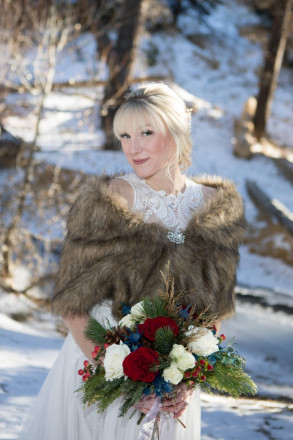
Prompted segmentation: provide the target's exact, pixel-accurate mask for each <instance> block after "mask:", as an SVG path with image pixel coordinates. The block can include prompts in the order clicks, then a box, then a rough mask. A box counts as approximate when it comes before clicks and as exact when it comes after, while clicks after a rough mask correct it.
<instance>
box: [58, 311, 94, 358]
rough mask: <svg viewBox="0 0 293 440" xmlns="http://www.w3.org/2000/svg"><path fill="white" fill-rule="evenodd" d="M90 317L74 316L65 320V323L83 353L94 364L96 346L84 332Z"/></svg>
mask: <svg viewBox="0 0 293 440" xmlns="http://www.w3.org/2000/svg"><path fill="white" fill-rule="evenodd" d="M88 320H89V316H88V315H86V316H73V317H70V318H65V319H64V322H65V324H66V326H67V327H68V329H69V331H70V332H71V334H72V336H73V338H74V340H75V342H76V343H77V345H78V346H79V348H80V349H81V350H82V351H83V353H84V354H85V356H86V358H87V359H88V360H89V361H90V362H92V360H93V359H92V351H94V348H95V347H94V344H93V343H92V342H90V341H89V340H88V339H86V338H85V336H84V330H85V328H86V326H87V324H88Z"/></svg>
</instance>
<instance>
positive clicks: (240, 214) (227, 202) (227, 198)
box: [192, 175, 244, 221]
mask: <svg viewBox="0 0 293 440" xmlns="http://www.w3.org/2000/svg"><path fill="white" fill-rule="evenodd" d="M192 180H194V181H195V182H196V183H199V184H200V185H201V188H202V195H203V198H204V204H203V209H202V210H201V211H202V212H203V216H205V215H206V214H208V215H213V214H214V215H215V216H216V217H218V218H222V219H224V218H225V220H228V219H229V220H232V219H233V220H234V221H237V220H242V219H243V218H244V203H243V200H242V197H241V195H240V194H239V192H238V191H237V188H236V186H235V184H234V182H232V181H231V180H230V179H224V178H222V177H220V176H216V175H212V176H210V175H203V176H199V177H198V176H197V177H194V178H192Z"/></svg>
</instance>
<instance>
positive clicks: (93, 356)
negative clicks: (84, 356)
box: [92, 351, 98, 359]
mask: <svg viewBox="0 0 293 440" xmlns="http://www.w3.org/2000/svg"><path fill="white" fill-rule="evenodd" d="M97 354H98V353H97V352H96V351H92V358H93V359H95V358H96V357H97Z"/></svg>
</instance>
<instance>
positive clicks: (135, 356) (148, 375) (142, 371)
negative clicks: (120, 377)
mask: <svg viewBox="0 0 293 440" xmlns="http://www.w3.org/2000/svg"><path fill="white" fill-rule="evenodd" d="M158 357H159V354H158V353H157V352H156V351H155V350H152V349H151V348H148V347H139V348H138V349H137V350H135V351H133V352H132V353H130V354H129V355H128V356H126V358H125V359H124V361H123V370H124V373H125V375H126V376H127V377H129V378H130V379H132V380H135V381H137V380H141V381H142V382H152V381H153V380H154V379H155V377H156V375H157V374H158V371H150V368H151V367H152V366H154V365H156V364H158V363H159V361H158Z"/></svg>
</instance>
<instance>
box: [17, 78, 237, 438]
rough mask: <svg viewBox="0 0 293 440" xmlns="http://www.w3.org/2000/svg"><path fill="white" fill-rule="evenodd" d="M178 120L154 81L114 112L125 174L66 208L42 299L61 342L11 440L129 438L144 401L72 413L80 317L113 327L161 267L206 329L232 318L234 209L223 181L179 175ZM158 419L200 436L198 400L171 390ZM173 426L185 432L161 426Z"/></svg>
mask: <svg viewBox="0 0 293 440" xmlns="http://www.w3.org/2000/svg"><path fill="white" fill-rule="evenodd" d="M189 118H190V116H189V113H188V112H187V111H186V107H185V104H184V102H183V101H182V100H181V98H179V97H178V96H177V95H176V94H175V92H173V91H172V90H171V89H170V88H169V87H168V86H166V85H165V84H163V83H148V84H145V85H143V86H140V87H139V88H137V90H135V91H134V92H132V93H131V94H129V95H128V97H127V98H126V100H125V102H124V103H123V104H122V105H121V107H120V108H119V109H118V111H117V113H116V115H115V119H114V127H113V128H114V134H115V136H116V138H117V139H118V140H119V141H120V143H121V147H122V150H123V152H124V154H125V156H126V158H127V160H128V162H129V164H130V165H131V167H132V169H133V173H132V174H128V175H119V176H101V177H92V178H90V179H88V181H87V182H85V184H84V185H83V187H82V188H81V190H80V193H79V195H78V197H77V199H76V202H75V203H74V205H73V206H72V208H71V211H70V214H69V218H68V222H67V234H66V238H65V241H64V246H63V251H62V256H61V261H60V270H59V274H58V279H57V283H56V288H55V295H54V298H53V301H52V309H53V313H55V314H58V315H61V316H62V317H63V318H64V321H65V323H66V325H67V327H68V329H69V334H68V336H67V338H66V339H65V342H64V345H63V347H62V349H61V351H60V354H59V356H58V358H57V360H56V362H55V364H54V366H53V368H52V369H51V371H50V373H49V374H48V376H47V379H46V381H45V383H44V385H43V387H42V389H41V391H40V393H39V395H38V397H37V399H36V402H35V405H34V408H33V409H32V411H31V413H30V416H29V418H28V420H27V421H26V423H25V425H24V427H23V430H22V432H21V436H20V438H21V439H26V440H136V439H138V437H139V431H140V426H138V425H137V420H138V418H139V417H140V414H141V413H145V414H146V413H147V412H148V411H149V410H150V408H151V407H152V405H153V402H154V397H153V396H148V397H145V398H143V399H142V400H141V401H140V402H138V403H137V404H136V405H135V408H136V409H137V411H136V413H135V415H134V416H133V417H131V418H130V415H131V414H132V413H133V410H132V411H129V414H127V415H126V416H125V417H123V418H120V417H118V411H119V406H120V401H119V400H117V401H115V402H114V403H113V404H112V405H111V406H110V407H109V408H108V409H107V410H106V411H104V412H103V413H97V411H96V408H95V407H94V405H92V406H90V407H88V408H85V407H83V404H82V401H81V395H80V394H79V393H78V392H76V390H77V389H78V388H79V387H80V385H81V377H80V376H79V375H78V374H77V372H78V370H79V369H80V368H83V361H84V360H85V359H86V358H87V359H89V360H90V361H91V360H92V356H91V353H92V351H93V350H94V347H93V344H92V343H91V342H90V341H88V340H87V339H85V336H84V329H85V327H86V325H87V322H88V318H89V316H93V317H95V318H96V319H97V320H99V321H100V322H106V320H108V321H109V322H110V323H111V324H113V325H115V324H116V323H117V320H119V319H120V317H121V315H120V308H121V303H127V304H129V305H133V304H135V303H137V302H138V301H139V300H140V299H141V298H142V297H146V296H149V295H152V294H156V293H157V292H158V290H159V289H160V288H161V287H162V276H161V273H162V271H164V270H166V266H167V265H168V267H169V271H170V273H171V275H172V278H173V279H174V286H175V289H178V290H180V291H184V292H186V296H185V297H184V300H185V301H184V302H185V303H186V304H190V303H195V304H196V308H197V311H198V312H201V311H203V310H206V309H207V308H208V310H209V312H210V313H211V314H212V315H216V316H217V317H218V321H217V322H216V323H215V324H216V327H217V328H219V325H220V321H221V320H222V319H223V318H226V317H228V316H229V315H231V314H232V313H233V311H234V297H233V288H234V284H235V272H236V268H237V264H238V259H239V254H238V246H239V244H240V243H241V241H242V239H243V234H244V229H245V224H244V218H243V206H242V200H241V198H240V196H239V195H238V193H237V191H236V190H235V187H234V185H233V184H232V183H231V182H229V181H227V180H223V179H221V178H219V177H215V176H214V177H202V178H188V177H186V175H184V174H183V173H182V171H183V170H184V169H185V168H187V167H188V166H189V165H190V153H191V139H190V121H189ZM160 411H161V412H165V413H166V414H168V417H167V418H165V419H166V420H167V423H166V427H165V428H164V429H166V430H168V429H170V430H172V429H173V428H172V426H174V429H175V431H174V433H173V435H174V436H175V439H176V440H183V439H184V440H199V439H200V395H199V392H198V391H195V392H193V391H190V390H188V389H187V388H186V387H185V386H182V385H180V384H179V385H178V387H177V390H176V395H175V397H173V398H172V399H171V398H170V399H164V400H163V402H162V406H161V408H160ZM178 417H180V419H181V420H182V421H183V422H184V424H185V425H186V429H184V428H183V427H182V425H181V424H180V423H178V422H177V423H176V420H175V424H172V423H173V420H174V419H176V418H178ZM171 422H172V423H171ZM159 423H161V422H159ZM154 435H156V434H155V433H154ZM169 438H170V437H169Z"/></svg>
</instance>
